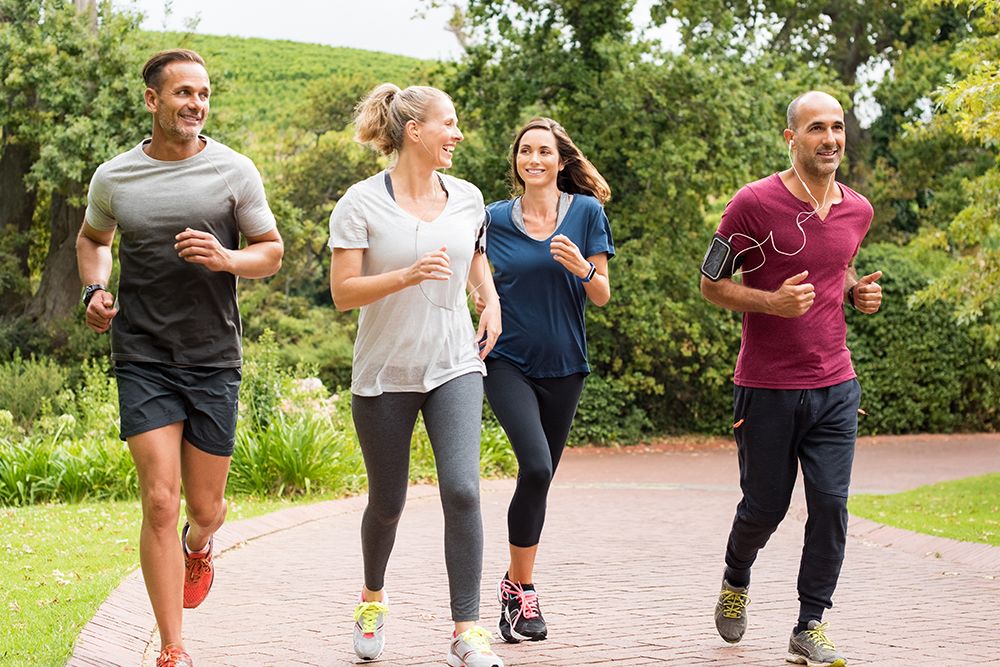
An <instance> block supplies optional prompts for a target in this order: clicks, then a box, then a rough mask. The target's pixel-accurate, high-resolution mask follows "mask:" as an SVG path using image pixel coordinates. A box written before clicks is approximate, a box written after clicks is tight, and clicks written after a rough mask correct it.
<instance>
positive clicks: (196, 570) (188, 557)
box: [181, 523, 215, 609]
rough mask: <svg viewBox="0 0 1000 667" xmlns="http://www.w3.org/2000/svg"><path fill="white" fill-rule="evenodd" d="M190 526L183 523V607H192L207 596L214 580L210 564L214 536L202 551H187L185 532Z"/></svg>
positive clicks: (213, 567) (212, 568)
mask: <svg viewBox="0 0 1000 667" xmlns="http://www.w3.org/2000/svg"><path fill="white" fill-rule="evenodd" d="M190 527H191V526H190V525H189V524H186V523H185V524H184V530H183V531H182V532H181V544H182V545H183V547H184V608H185V609H194V608H195V607H197V606H198V605H200V604H201V603H202V602H204V601H205V598H206V597H208V592H209V591H210V590H212V583H213V582H214V581H215V566H214V565H213V564H212V544H213V542H214V541H215V536H212V537H211V538H210V539H209V540H208V548H207V549H205V550H204V553H194V552H191V551H188V546H187V534H188V529H189V528H190Z"/></svg>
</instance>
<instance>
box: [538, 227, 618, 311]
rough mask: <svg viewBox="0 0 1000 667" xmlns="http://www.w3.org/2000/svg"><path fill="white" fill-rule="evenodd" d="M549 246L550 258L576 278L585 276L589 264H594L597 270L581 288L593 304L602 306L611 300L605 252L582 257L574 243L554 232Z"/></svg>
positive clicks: (588, 269)
mask: <svg viewBox="0 0 1000 667" xmlns="http://www.w3.org/2000/svg"><path fill="white" fill-rule="evenodd" d="M550 247H551V252H552V258H553V259H554V260H556V261H557V262H559V263H560V264H562V266H563V268H564V269H566V270H567V271H569V272H570V273H572V274H573V275H574V276H576V277H577V278H581V279H582V278H586V277H587V274H588V273H590V265H591V264H593V265H594V268H595V269H596V270H597V271H596V272H595V273H594V277H593V278H591V279H590V282H586V283H584V284H583V289H584V291H585V292H586V293H587V298H588V299H590V301H591V303H593V304H594V305H595V306H603V305H604V304H606V303H607V302H608V301H610V300H611V281H610V279H609V278H608V255H607V253H603V252H600V253H597V254H596V255H591V256H590V257H588V258H586V259H584V258H583V254H582V253H581V252H580V249H579V248H578V247H577V246H576V244H575V243H573V242H572V241H570V240H569V238H568V237H566V236H564V235H562V234H556V235H555V236H553V237H552V243H551V246H550Z"/></svg>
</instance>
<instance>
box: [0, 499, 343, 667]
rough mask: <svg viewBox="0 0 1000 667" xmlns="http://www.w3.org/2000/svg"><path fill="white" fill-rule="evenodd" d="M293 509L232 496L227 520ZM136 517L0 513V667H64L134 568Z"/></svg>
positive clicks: (127, 512)
mask: <svg viewBox="0 0 1000 667" xmlns="http://www.w3.org/2000/svg"><path fill="white" fill-rule="evenodd" d="M333 497H335V495H334V494H326V495H314V496H309V497H308V501H309V502H316V501H319V500H326V499H328V498H333ZM292 504H293V503H292V502H291V501H289V500H280V499H267V500H258V499H255V498H240V497H237V498H235V499H232V500H231V501H230V506H229V517H228V520H230V521H235V520H239V519H246V518H249V517H252V516H258V515H260V514H266V513H269V512H273V511H276V510H279V509H283V508H285V507H290V506H291V505H292ZM182 514H183V512H182ZM141 519H142V513H141V510H140V507H139V502H138V501H137V500H129V501H115V502H98V503H81V504H76V505H35V506H29V507H18V508H0V559H2V561H3V563H4V566H3V567H2V568H0V618H4V619H5V621H4V622H3V623H2V624H0V664H3V665H8V664H9V665H32V667H38V666H42V665H65V664H66V661H67V660H68V659H69V656H70V654H71V653H72V650H73V643H74V642H75V641H76V637H77V635H78V634H79V633H80V630H81V629H83V626H84V625H86V623H87V621H89V620H90V618H91V617H92V616H93V615H94V612H95V611H97V608H98V607H99V606H100V604H101V603H102V602H103V601H104V599H105V598H106V597H107V596H108V594H110V593H111V591H112V590H114V589H115V588H116V587H117V586H118V584H119V583H121V580H122V579H123V578H124V577H125V576H126V575H127V574H128V573H129V572H131V571H132V570H134V569H135V568H136V567H138V564H139V550H138V546H139V524H140V522H141Z"/></svg>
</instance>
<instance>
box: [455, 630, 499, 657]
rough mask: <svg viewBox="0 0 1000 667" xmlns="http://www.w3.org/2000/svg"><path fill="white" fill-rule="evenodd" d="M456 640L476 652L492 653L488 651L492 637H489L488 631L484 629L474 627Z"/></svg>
mask: <svg viewBox="0 0 1000 667" xmlns="http://www.w3.org/2000/svg"><path fill="white" fill-rule="evenodd" d="M458 638H459V639H461V640H462V641H464V642H465V643H466V644H468V645H469V646H471V647H472V648H473V649H474V650H476V651H479V652H482V653H492V651H491V650H490V639H491V638H492V635H490V633H489V631H488V630H486V629H485V628H481V627H479V626H478V625H474V626H472V627H471V628H469V629H468V630H466V631H465V632H463V633H462V634H460V635H459V636H458Z"/></svg>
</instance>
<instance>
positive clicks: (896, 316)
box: [847, 244, 1000, 433]
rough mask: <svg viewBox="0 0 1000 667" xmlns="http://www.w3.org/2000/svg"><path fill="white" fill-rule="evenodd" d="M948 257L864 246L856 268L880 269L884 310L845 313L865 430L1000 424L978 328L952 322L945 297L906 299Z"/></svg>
mask: <svg viewBox="0 0 1000 667" xmlns="http://www.w3.org/2000/svg"><path fill="white" fill-rule="evenodd" d="M947 263H948V257H947V255H946V254H945V253H941V252H935V251H919V250H915V249H913V248H900V247H898V246H893V245H889V244H876V245H872V246H870V247H867V248H863V249H862V252H861V254H860V256H859V258H858V268H859V273H862V272H863V273H868V272H870V271H875V270H883V271H884V275H883V277H882V279H881V280H880V281H879V283H880V284H881V285H882V289H883V294H884V298H883V303H882V309H881V311H880V312H879V313H878V314H877V315H863V314H861V313H857V312H854V311H850V312H849V313H848V316H847V317H848V322H847V324H848V337H847V344H848V347H849V348H850V349H851V351H852V355H853V360H854V367H855V369H856V371H857V373H858V379H859V380H860V382H861V386H862V388H863V390H864V395H863V396H862V408H863V409H864V410H865V411H866V412H867V416H864V417H862V418H861V421H860V428H861V430H862V431H863V432H865V433H918V432H938V433H940V432H951V431H963V430H974V429H983V428H986V429H991V430H992V429H996V428H998V427H1000V412H998V406H1000V375H998V373H997V370H998V369H997V367H996V360H995V358H994V357H993V356H992V355H991V354H990V353H989V351H988V349H987V348H986V347H985V346H984V345H983V343H982V340H981V334H980V332H979V331H978V330H977V329H975V328H972V327H969V326H967V325H963V324H960V323H958V322H956V321H955V320H954V319H953V318H952V317H951V314H950V312H949V309H948V308H947V307H946V306H945V305H944V304H942V303H933V304H927V305H926V306H925V307H921V308H913V307H911V306H910V297H911V296H912V295H913V294H914V293H916V292H918V291H919V290H921V289H923V288H924V287H925V286H926V285H927V283H928V281H929V280H930V279H931V278H932V276H934V275H936V274H938V273H939V271H940V270H941V267H942V266H943V265H946V264H947Z"/></svg>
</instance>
